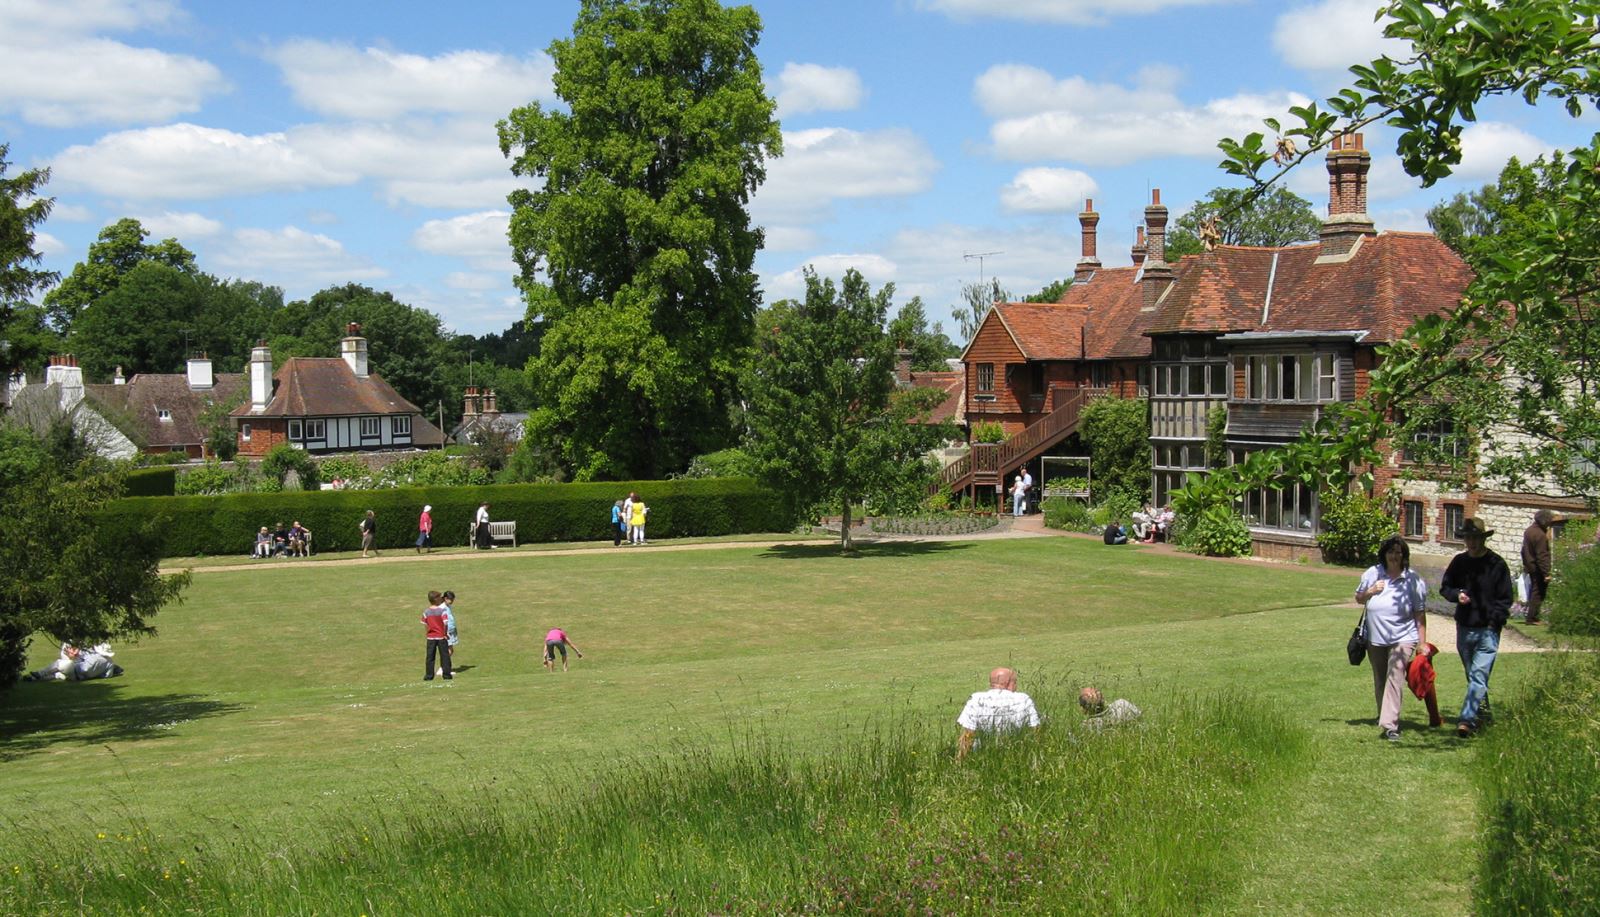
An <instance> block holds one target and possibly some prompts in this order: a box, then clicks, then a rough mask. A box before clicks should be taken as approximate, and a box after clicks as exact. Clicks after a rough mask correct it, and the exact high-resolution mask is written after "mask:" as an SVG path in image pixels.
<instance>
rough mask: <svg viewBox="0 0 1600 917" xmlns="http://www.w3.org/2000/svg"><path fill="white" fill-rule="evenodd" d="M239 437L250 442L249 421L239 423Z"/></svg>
mask: <svg viewBox="0 0 1600 917" xmlns="http://www.w3.org/2000/svg"><path fill="white" fill-rule="evenodd" d="M239 438H240V439H242V440H244V441H245V442H249V441H250V425H249V424H247V423H242V424H239Z"/></svg>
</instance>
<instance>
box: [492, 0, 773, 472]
mask: <svg viewBox="0 0 1600 917" xmlns="http://www.w3.org/2000/svg"><path fill="white" fill-rule="evenodd" d="M760 35H761V20H760V18H759V17H758V16H757V15H756V13H755V11H754V10H752V9H751V8H749V7H744V6H741V7H734V8H724V7H723V6H722V5H721V4H719V3H717V2H715V0H584V2H583V5H582V8H581V9H580V11H579V13H578V18H577V21H576V23H575V24H574V26H573V35H572V38H571V39H567V40H561V41H556V42H553V43H552V44H551V45H550V49H549V50H550V55H551V57H552V58H554V60H555V66H556V73H555V92H556V95H557V96H558V97H559V98H560V99H561V101H562V102H563V103H565V106H566V108H565V110H559V109H546V108H545V107H543V106H541V105H539V104H538V103H533V104H530V105H527V106H525V107H522V108H518V109H517V110H515V111H513V112H512V113H511V115H510V117H509V118H507V119H506V120H504V121H502V122H500V125H499V132H500V147H501V150H502V151H503V152H504V153H505V154H506V155H507V156H508V157H511V158H512V172H513V173H515V174H516V175H519V176H523V177H526V178H531V179H536V180H537V181H538V182H539V187H538V189H537V190H526V189H522V190H518V191H516V192H514V193H513V194H512V195H511V197H510V201H511V205H512V208H513V213H512V217H511V229H510V238H511V248H512V253H513V255H514V256H515V258H516V260H517V263H518V265H519V266H520V267H521V276H520V278H519V285H520V287H521V289H522V291H523V294H524V295H525V297H526V298H527V300H528V318H529V320H530V321H533V320H536V319H542V320H543V321H544V322H545V323H546V329H547V330H546V333H545V336H544V338H543V340H542V342H541V345H540V352H539V356H538V357H537V358H536V360H535V361H534V363H533V364H532V369H531V373H532V377H533V383H534V388H535V397H536V400H537V402H538V404H537V407H536V408H535V410H534V412H533V415H532V417H531V418H530V421H529V424H528V435H529V437H530V439H531V440H532V441H533V442H534V444H535V445H536V446H537V447H538V448H539V449H541V450H542V451H544V452H546V453H547V454H549V455H552V456H555V457H556V458H557V460H558V461H559V462H560V464H561V465H563V466H564V467H566V468H567V469H569V470H570V471H571V472H572V473H573V474H574V475H575V476H576V477H579V478H586V479H587V478H608V477H609V478H617V477H656V476H660V475H662V474H664V473H666V472H669V471H675V470H680V469H682V468H684V467H685V466H686V465H687V464H688V462H689V460H690V458H692V457H693V456H695V455H698V454H700V453H703V452H710V451H713V450H716V449H719V448H722V447H724V446H726V445H728V444H729V443H730V442H731V441H732V439H733V429H732V423H731V419H730V418H731V414H732V408H733V406H734V405H735V403H736V402H737V400H738V398H737V395H738V391H737V388H738V386H737V378H738V369H739V366H740V362H741V359H742V356H743V354H744V353H745V352H746V350H747V348H748V347H749V344H750V341H751V338H752V331H753V328H754V316H755V311H756V309H757V307H758V305H759V302H760V292H759V290H758V288H757V282H756V275H755V272H754V270H753V263H754V259H755V254H756V252H757V250H759V249H760V248H761V245H762V232H761V230H760V229H759V228H757V227H755V226H752V225H751V222H750V215H749V212H748V204H749V201H750V195H751V193H752V192H754V191H755V189H756V187H757V186H758V185H759V184H760V183H761V181H762V180H763V179H764V178H765V177H766V169H765V161H766V158H767V157H769V156H776V155H778V154H779V152H780V150H781V135H780V133H779V131H778V124H777V122H776V121H775V120H774V118H773V110H774V105H773V102H772V100H771V99H769V98H768V97H767V94H766V90H765V87H764V85H763V83H762V78H761V65H760V62H759V61H758V60H757V58H756V53H755V49H756V42H757V40H758V39H759V37H760Z"/></svg>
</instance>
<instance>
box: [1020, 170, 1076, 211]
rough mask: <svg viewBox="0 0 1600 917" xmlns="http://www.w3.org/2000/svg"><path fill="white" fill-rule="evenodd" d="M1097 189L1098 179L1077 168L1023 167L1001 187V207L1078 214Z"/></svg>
mask: <svg viewBox="0 0 1600 917" xmlns="http://www.w3.org/2000/svg"><path fill="white" fill-rule="evenodd" d="M1098 191H1099V185H1097V184H1095V180H1094V179H1093V178H1091V177H1090V176H1089V174H1088V173H1087V172H1079V171H1078V170H1077V169H1050V168H1036V169H1023V170H1022V171H1021V172H1018V173H1017V177H1016V178H1013V179H1012V180H1011V183H1010V184H1008V185H1006V186H1005V187H1004V188H1001V189H1000V206H1001V207H1002V208H1004V209H1005V211H1006V212H1007V213H1077V212H1078V210H1079V208H1081V207H1082V206H1083V202H1084V199H1085V198H1088V197H1091V196H1093V195H1094V194H1095V193H1097V192H1098Z"/></svg>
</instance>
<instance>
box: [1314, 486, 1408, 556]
mask: <svg viewBox="0 0 1600 917" xmlns="http://www.w3.org/2000/svg"><path fill="white" fill-rule="evenodd" d="M1318 501H1319V502H1320V503H1321V504H1322V532H1321V533H1320V534H1318V535H1317V547H1319V548H1321V549H1322V556H1323V558H1324V559H1326V560H1328V561H1330V562H1332V563H1336V564H1350V565H1353V566H1361V567H1364V566H1367V565H1369V564H1375V563H1377V562H1378V546H1379V545H1381V544H1383V540H1384V539H1385V538H1388V537H1389V536H1390V535H1393V534H1394V533H1395V522H1394V517H1393V516H1391V515H1390V514H1389V513H1388V512H1387V511H1385V510H1384V508H1383V504H1381V503H1379V502H1378V501H1377V500H1374V499H1372V498H1371V497H1368V496H1367V495H1366V494H1362V493H1354V494H1336V493H1326V494H1322V495H1321V496H1320V497H1319V498H1318Z"/></svg>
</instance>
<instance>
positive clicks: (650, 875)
mask: <svg viewBox="0 0 1600 917" xmlns="http://www.w3.org/2000/svg"><path fill="white" fill-rule="evenodd" d="M1597 683H1600V682H1597ZM1030 687H1032V688H1033V690H1032V692H1031V693H1033V695H1034V697H1035V700H1036V701H1037V702H1038V704H1039V706H1040V709H1041V710H1043V711H1045V712H1046V713H1047V714H1051V716H1049V718H1048V719H1047V721H1046V723H1045V725H1044V726H1043V727H1042V728H1041V729H1040V730H1039V731H1037V732H1036V733H1035V732H1028V733H1023V734H1018V735H1014V736H1010V737H1007V738H1005V739H1004V740H999V741H989V742H986V743H984V744H983V745H982V746H981V747H980V748H978V749H977V750H976V751H975V752H974V753H973V754H972V755H970V756H969V757H968V758H967V759H966V760H965V761H956V760H955V758H954V745H955V743H954V738H955V732H956V729H955V727H954V724H953V720H954V717H955V711H953V710H952V711H950V713H949V717H948V718H940V719H938V720H936V721H935V720H930V719H927V718H918V717H913V716H911V715H909V714H896V715H892V716H890V717H888V718H885V719H883V720H880V721H876V722H875V723H871V724H869V725H868V726H867V727H866V728H864V729H857V730H852V737H851V738H849V739H846V740H841V742H840V744H839V747H837V748H834V749H810V748H793V747H787V746H786V745H785V744H784V742H783V741H781V740H778V739H774V738H772V737H771V734H770V733H769V732H767V731H765V730H761V729H758V730H755V731H752V732H750V733H747V734H743V735H734V736H730V738H729V739H727V740H724V741H721V742H718V741H714V740H710V739H707V740H706V741H705V742H704V743H703V744H700V745H696V746H691V747H688V748H686V749H684V750H681V751H674V752H666V753H663V754H661V755H659V756H656V757H651V758H648V759H640V760H635V761H628V762H621V763H616V764H613V765H610V766H602V767H595V766H592V765H591V764H590V763H589V762H574V763H573V764H572V765H571V772H570V773H567V774H557V775H552V776H553V778H554V779H552V780H550V781H540V783H541V784H542V785H545V786H565V787H571V788H572V789H571V790H569V791H567V792H565V793H563V794H560V795H556V796H552V797H548V798H532V799H530V798H526V797H524V796H522V795H519V794H518V793H517V791H516V789H515V787H514V785H511V784H514V783H515V781H508V785H506V786H502V787H495V788H485V791H484V792H482V793H480V794H479V795H478V796H477V797H475V800H476V801H474V802H472V803H469V804H467V805H465V806H463V807H461V808H460V809H455V810H451V809H447V808H443V807H441V806H440V805H439V804H438V802H437V800H436V799H434V798H432V797H431V796H430V795H429V793H428V792H427V791H426V790H425V789H419V790H418V791H417V792H416V794H415V795H414V796H413V797H412V798H409V799H404V800H401V801H399V802H395V801H392V800H385V801H382V802H378V801H373V802H372V803H371V804H366V805H359V806H356V807H354V808H352V809H351V810H350V811H349V812H348V813H345V815H344V816H343V817H342V819H341V820H340V821H339V822H338V823H337V824H338V825H339V826H338V827H336V828H335V829H334V830H333V831H331V832H327V833H324V834H322V835H320V836H316V837H308V838H305V839H303V841H302V842H300V843H297V844H294V845H293V846H279V845H278V844H276V843H274V844H267V843H260V842H255V841H252V840H251V839H250V837H249V835H248V833H247V832H245V831H243V830H241V831H240V833H239V835H238V839H237V840H236V841H231V842H226V843H224V844H223V845H222V846H212V847H206V846H197V845H193V844H189V843H186V842H185V841H184V840H183V839H182V838H162V837H155V836H152V835H151V834H150V833H149V832H148V831H146V830H143V829H142V828H140V827H139V826H138V824H137V820H136V819H131V820H130V822H129V827H128V829H127V830H126V831H125V832H122V833H120V834H117V835H114V836H109V837H108V836H101V837H99V838H97V839H96V841H95V843H94V844H93V845H92V846H91V847H90V849H89V851H88V853H87V854H86V853H85V851H84V845H83V842H82V840H81V839H80V838H78V837H76V836H75V835H73V834H72V832H71V831H70V830H68V826H63V831H62V832H61V833H60V834H59V835H50V834H46V835H45V836H41V837H39V838H38V839H37V843H35V844H33V845H32V846H31V848H30V849H31V853H30V855H29V857H28V859H27V860H26V862H23V863H16V864H7V871H8V872H10V873H11V875H9V876H7V877H6V878H7V880H8V884H9V885H10V887H11V888H12V889H14V890H15V891H14V892H12V893H8V898H10V901H8V903H7V905H6V910H7V911H8V912H9V911H14V912H17V913H37V914H45V913H59V912H63V911H69V912H70V911H84V910H88V911H92V912H95V913H119V914H121V913H127V914H132V913H155V914H178V913H185V914H187V913H202V914H211V913H215V914H367V915H374V917H376V915H383V914H422V913H434V914H454V913H477V914H481V913H551V914H617V913H628V914H663V915H671V914H750V915H756V914H763V915H765V914H802V913H804V914H813V913H837V914H843V913H848V914H869V915H871V914H923V913H926V914H974V915H976V914H992V913H997V912H1000V911H1001V909H1005V910H1006V911H1009V912H1012V913H1038V914H1055V913H1084V914H1123V913H1128V914H1131V913H1140V914H1144V913H1195V912H1202V911H1205V910H1207V903H1208V902H1212V901H1215V900H1217V898H1218V897H1219V896H1220V897H1224V898H1225V897H1226V892H1227V891H1228V890H1230V889H1232V888H1233V884H1234V883H1236V882H1237V881H1238V879H1239V863H1240V862H1241V859H1242V858H1244V857H1245V855H1246V851H1247V850H1248V841H1247V840H1246V839H1245V836H1246V835H1248V833H1249V832H1248V826H1249V825H1250V823H1251V821H1252V820H1253V819H1257V818H1260V817H1264V814H1265V813H1266V812H1267V810H1268V807H1269V806H1270V802H1271V800H1272V798H1273V797H1274V788H1275V786H1277V785H1278V784H1279V781H1280V780H1283V779H1285V778H1287V777H1289V776H1290V775H1292V774H1296V773H1299V772H1300V771H1302V770H1304V769H1306V768H1308V767H1310V766H1312V762H1310V761H1309V758H1310V755H1309V752H1308V748H1309V742H1308V740H1307V735H1306V733H1305V732H1304V731H1303V728H1302V727H1299V726H1296V725H1295V724H1294V723H1293V722H1292V721H1291V720H1290V719H1289V718H1288V716H1287V715H1286V714H1284V713H1281V712H1278V711H1276V710H1274V709H1273V706H1272V705H1270V704H1265V703H1261V702H1259V700H1256V699H1252V698H1251V697H1249V696H1247V695H1245V694H1243V693H1238V692H1231V691H1230V692H1227V693H1220V694H1211V695H1201V696H1194V695H1188V694H1180V693H1178V692H1172V693H1171V694H1170V695H1168V696H1165V697H1153V698H1146V697H1140V698H1138V699H1137V701H1136V702H1138V703H1140V704H1141V705H1142V706H1144V707H1145V710H1146V713H1145V716H1144V717H1143V718H1142V719H1141V720H1139V721H1137V722H1135V723H1133V724H1129V725H1125V726H1121V727H1116V728H1112V729H1107V730H1104V731H1096V730H1092V729H1088V728H1086V727H1084V726H1083V725H1082V723H1081V721H1080V718H1079V715H1078V712H1077V709H1076V703H1075V694H1076V689H1077V686H1076V685H1075V684H1071V685H1069V684H1067V683H1066V682H1065V681H1060V682H1058V683H1056V684H1047V685H1043V686H1039V685H1033V686H1030ZM443 770H445V771H447V770H448V768H447V767H443ZM438 779H442V780H447V779H448V776H447V774H445V775H442V776H441V777H440V778H438ZM1587 779H1588V781H1589V783H1588V784H1586V785H1587V786H1590V787H1591V788H1600V787H1594V781H1595V777H1594V772H1593V770H1591V772H1590V775H1589V776H1588V778H1587ZM13 894H14V895H15V897H11V895H13ZM1589 900H1591V901H1592V900H1594V899H1589Z"/></svg>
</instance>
